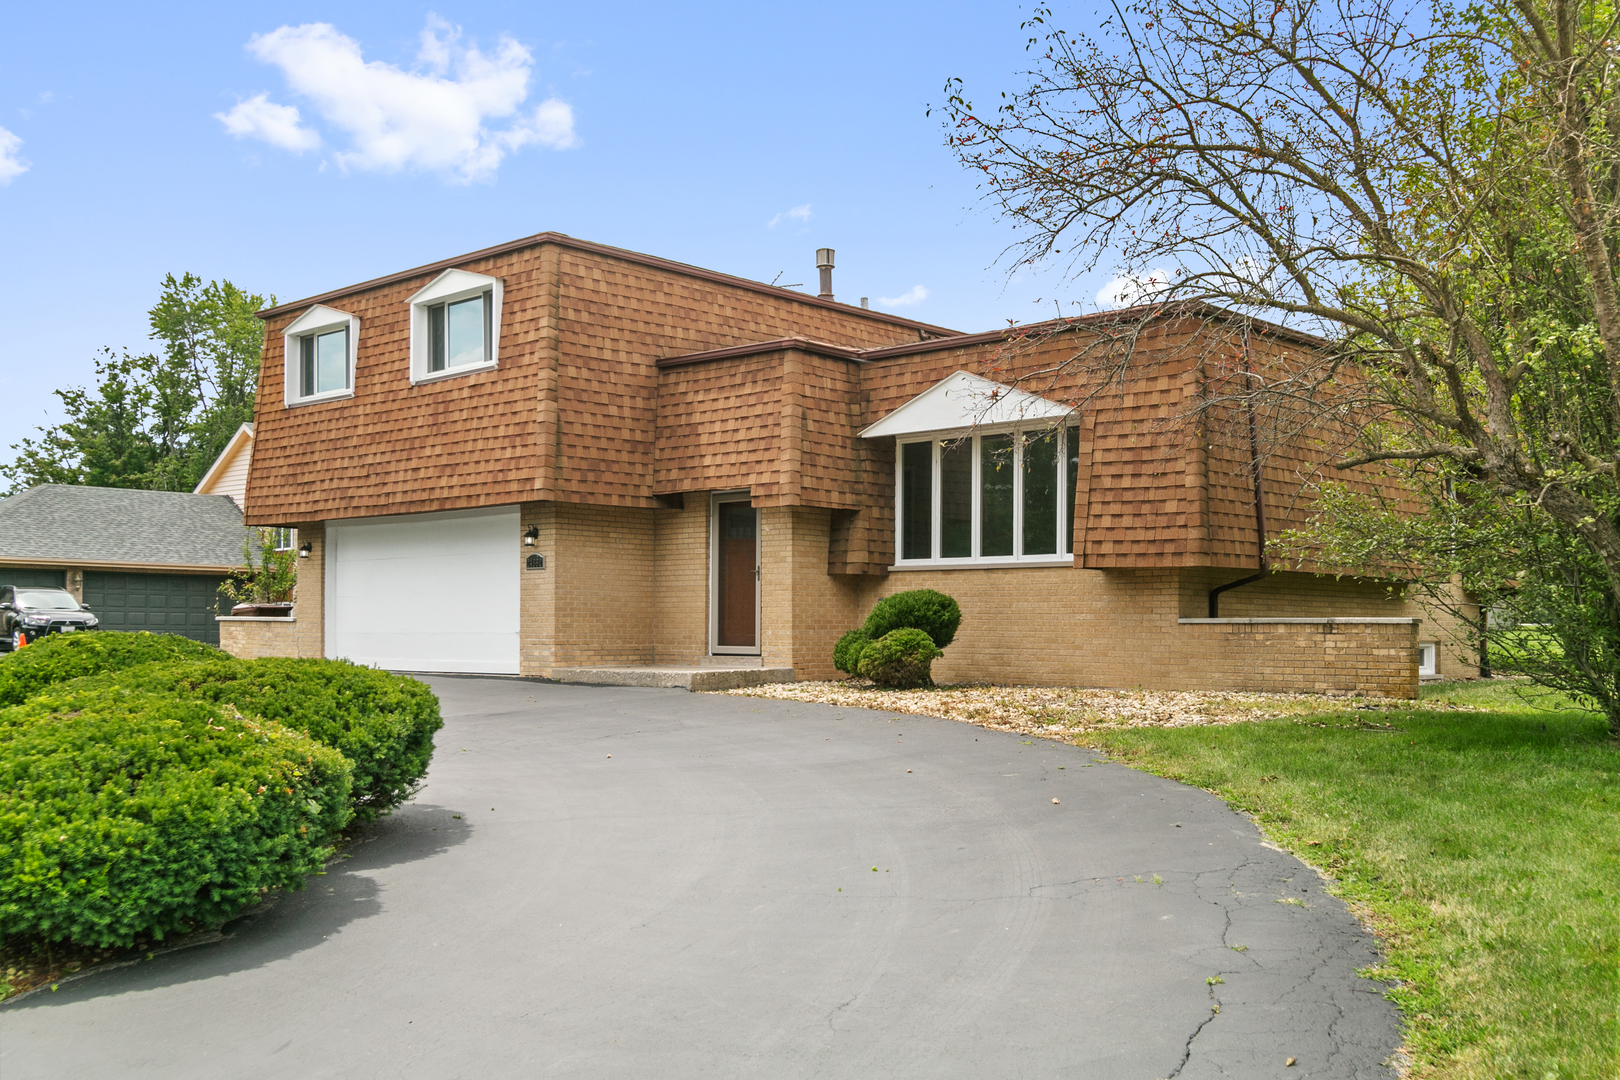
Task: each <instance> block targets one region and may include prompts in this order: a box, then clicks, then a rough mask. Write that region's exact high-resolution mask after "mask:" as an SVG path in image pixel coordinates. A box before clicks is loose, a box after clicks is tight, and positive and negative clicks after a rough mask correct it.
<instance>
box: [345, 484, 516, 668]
mask: <svg viewBox="0 0 1620 1080" xmlns="http://www.w3.org/2000/svg"><path fill="white" fill-rule="evenodd" d="M521 551H522V548H521V546H520V540H519V537H518V512H517V507H515V506H513V507H500V508H498V509H495V510H473V511H467V512H462V513H453V514H413V515H411V516H409V517H391V518H370V519H368V520H366V521H362V522H332V523H330V524H329V525H328V526H327V529H326V615H327V622H326V655H327V656H332V657H343V658H345V659H349V660H353V661H355V662H356V663H359V664H374V665H376V666H377V667H383V668H389V669H391V670H393V671H467V672H481V673H487V674H495V675H516V674H517V673H518V580H519V577H520V575H521V573H522V571H521V570H520V569H519V566H520V562H521Z"/></svg>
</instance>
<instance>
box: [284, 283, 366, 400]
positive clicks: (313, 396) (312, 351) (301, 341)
mask: <svg viewBox="0 0 1620 1080" xmlns="http://www.w3.org/2000/svg"><path fill="white" fill-rule="evenodd" d="M359 339H360V320H359V319H358V318H356V317H355V316H353V315H350V314H349V313H348V312H346V311H338V310H336V309H334V308H329V307H326V306H324V305H322V304H316V305H315V306H314V307H312V308H310V309H309V310H308V311H306V312H304V313H303V314H302V315H300V316H299V317H298V318H297V319H294V320H293V321H292V323H291V324H289V325H288V327H287V329H286V330H285V331H283V337H282V342H283V346H284V350H285V351H284V353H283V355H284V356H285V358H286V359H285V363H284V368H285V371H284V376H285V380H284V381H285V390H284V399H285V401H286V403H287V404H288V405H289V406H291V405H308V404H311V403H313V402H317V401H331V400H333V399H335V398H346V397H352V396H354V353H355V346H356V344H357V343H358V341H359Z"/></svg>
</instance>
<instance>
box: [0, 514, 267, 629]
mask: <svg viewBox="0 0 1620 1080" xmlns="http://www.w3.org/2000/svg"><path fill="white" fill-rule="evenodd" d="M245 535H246V531H245V530H244V528H243V525H242V512H241V510H240V508H239V507H238V506H237V504H236V503H234V502H232V501H231V500H230V499H229V498H226V497H224V496H220V495H196V494H191V493H188V492H181V491H141V490H135V489H129V488H101V487H75V486H70V485H66V484H42V485H40V486H38V487H33V488H29V489H28V490H27V491H24V492H21V493H20V494H17V495H13V496H11V497H10V498H8V499H0V585H55V586H58V587H61V588H66V589H67V590H68V591H69V592H71V593H72V594H73V595H74V596H75V597H76V598H77V599H78V600H79V601H80V602H81V603H84V604H86V605H87V606H88V607H89V608H90V609H91V610H92V611H94V612H95V613H96V615H97V616H98V617H99V619H100V620H101V628H102V629H103V630H151V631H155V632H160V633H172V634H182V635H184V636H186V637H189V638H195V639H196V640H198V641H206V642H209V643H211V644H218V643H219V624H218V623H217V622H216V621H215V616H216V615H218V613H219V612H220V611H222V610H227V611H228V610H229V606H230V601H229V600H224V601H223V602H222V599H221V596H220V593H219V586H220V584H221V582H223V581H224V580H225V578H226V576H227V575H228V574H229V573H230V572H231V571H232V570H233V569H235V568H236V567H238V566H240V565H241V563H242V540H243V537H244V536H245Z"/></svg>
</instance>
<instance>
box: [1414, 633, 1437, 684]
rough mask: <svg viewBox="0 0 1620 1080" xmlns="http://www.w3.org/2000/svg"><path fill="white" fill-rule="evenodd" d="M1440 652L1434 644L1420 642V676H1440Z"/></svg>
mask: <svg viewBox="0 0 1620 1080" xmlns="http://www.w3.org/2000/svg"><path fill="white" fill-rule="evenodd" d="M1439 659H1440V650H1439V649H1437V648H1436V647H1435V645H1434V643H1433V642H1421V641H1420V642H1418V676H1419V677H1420V678H1421V677H1423V676H1434V675H1438V674H1440V668H1439V664H1438V661H1439Z"/></svg>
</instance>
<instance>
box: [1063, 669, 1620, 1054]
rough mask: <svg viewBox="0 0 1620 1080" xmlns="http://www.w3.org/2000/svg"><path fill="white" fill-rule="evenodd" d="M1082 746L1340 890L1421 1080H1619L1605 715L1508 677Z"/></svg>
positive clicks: (1105, 737)
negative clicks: (1283, 853) (1175, 792)
mask: <svg viewBox="0 0 1620 1080" xmlns="http://www.w3.org/2000/svg"><path fill="white" fill-rule="evenodd" d="M1451 705H1468V706H1473V707H1474V709H1475V710H1480V711H1473V710H1469V711H1460V710H1455V709H1450V708H1448V706H1451ZM1386 725H1387V726H1386ZM1084 741H1085V742H1086V743H1087V744H1088V745H1092V746H1097V747H1100V748H1102V749H1104V750H1106V751H1108V752H1109V753H1110V754H1112V755H1113V756H1114V757H1116V758H1117V759H1119V760H1122V761H1124V762H1127V763H1129V764H1131V765H1134V766H1137V767H1139V768H1142V769H1145V770H1148V771H1150V772H1154V773H1157V774H1159V775H1161V776H1168V777H1172V778H1174V779H1177V780H1181V781H1184V782H1186V783H1189V784H1194V785H1197V786H1199V787H1203V788H1207V789H1209V790H1210V791H1213V792H1215V793H1216V794H1218V795H1220V796H1221V797H1222V798H1224V799H1226V800H1227V801H1228V802H1230V803H1232V804H1233V805H1234V806H1237V807H1239V808H1241V809H1244V810H1247V811H1249V812H1250V813H1252V814H1253V815H1254V816H1255V817H1256V819H1257V820H1258V821H1259V823H1260V825H1261V827H1262V828H1263V829H1264V830H1265V832H1266V834H1267V835H1268V836H1269V837H1270V838H1271V839H1272V840H1273V841H1274V842H1276V843H1278V844H1280V845H1282V846H1284V847H1287V848H1288V849H1289V850H1291V851H1293V852H1295V853H1296V854H1298V855H1300V856H1301V857H1302V858H1304V859H1305V860H1306V861H1307V862H1310V863H1312V864H1314V865H1316V866H1319V867H1322V868H1323V869H1324V870H1326V871H1327V872H1328V873H1329V874H1331V875H1332V876H1333V877H1334V878H1335V879H1336V880H1337V886H1336V888H1335V891H1336V892H1337V893H1338V894H1339V895H1340V896H1342V897H1344V899H1345V900H1347V901H1348V902H1349V903H1350V904H1351V905H1352V906H1354V907H1355V908H1356V909H1357V910H1358V911H1359V912H1360V913H1361V914H1362V915H1363V917H1364V918H1366V919H1367V920H1368V921H1369V922H1370V923H1371V924H1373V925H1374V926H1375V927H1376V928H1377V929H1378V930H1379V932H1380V934H1381V935H1382V936H1383V937H1384V939H1385V944H1386V962H1385V964H1384V966H1382V967H1381V968H1379V969H1377V970H1376V971H1375V972H1371V973H1370V974H1375V975H1376V976H1378V977H1380V978H1385V979H1393V980H1398V982H1399V987H1398V989H1396V990H1395V991H1394V995H1393V996H1394V998H1395V1000H1396V1002H1397V1003H1398V1004H1399V1005H1400V1007H1401V1009H1402V1011H1403V1012H1404V1014H1405V1016H1406V1019H1407V1023H1408V1030H1407V1050H1408V1052H1409V1053H1410V1055H1411V1058H1412V1072H1411V1075H1412V1076H1414V1077H1425V1078H1427V1077H1444V1078H1447V1080H1462V1078H1467V1080H1474V1078H1485V1077H1491V1078H1496V1077H1530V1078H1534V1080H1550V1078H1557V1080H1565V1078H1576V1077H1580V1078H1586V1077H1590V1078H1592V1080H1612V1078H1615V1077H1620V743H1616V741H1615V740H1614V739H1613V738H1611V737H1610V736H1609V734H1608V732H1607V729H1606V727H1605V724H1604V722H1603V720H1602V718H1601V717H1599V716H1597V715H1595V714H1593V713H1589V712H1583V711H1580V710H1577V709H1575V708H1572V707H1571V706H1570V703H1569V702H1568V701H1567V700H1564V699H1560V698H1553V697H1548V696H1545V695H1543V696H1541V697H1540V698H1539V699H1533V698H1527V697H1526V696H1522V695H1521V693H1520V692H1517V691H1516V690H1515V688H1514V687H1513V685H1512V684H1509V685H1504V684H1503V681H1500V680H1497V681H1492V682H1489V683H1473V684H1466V683H1454V684H1442V685H1440V686H1437V687H1431V688H1427V689H1426V690H1425V691H1424V700H1423V701H1422V702H1419V703H1417V704H1415V705H1414V707H1413V708H1411V709H1406V710H1398V711H1391V710H1380V711H1378V712H1363V713H1359V714H1358V713H1357V712H1354V711H1350V712H1346V711H1323V712H1320V713H1318V714H1316V715H1314V716H1310V715H1306V716H1295V717H1289V718H1283V719H1276V720H1265V721H1260V722H1256V723H1252V724H1236V725H1230V726H1223V727H1184V728H1131V729H1125V730H1119V731H1102V732H1094V733H1089V734H1088V735H1086V736H1085V737H1084Z"/></svg>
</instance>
